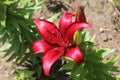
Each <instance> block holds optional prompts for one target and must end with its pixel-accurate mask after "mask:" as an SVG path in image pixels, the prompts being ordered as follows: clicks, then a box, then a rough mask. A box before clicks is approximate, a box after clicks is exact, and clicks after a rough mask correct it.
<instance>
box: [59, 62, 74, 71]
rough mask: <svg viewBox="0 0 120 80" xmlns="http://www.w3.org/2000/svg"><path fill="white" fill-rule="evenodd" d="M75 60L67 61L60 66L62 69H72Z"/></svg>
mask: <svg viewBox="0 0 120 80" xmlns="http://www.w3.org/2000/svg"><path fill="white" fill-rule="evenodd" d="M74 64H75V62H73V61H69V62H68V63H66V64H65V65H64V66H62V67H61V68H60V70H71V69H72V68H73V66H74Z"/></svg>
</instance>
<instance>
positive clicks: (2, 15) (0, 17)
mask: <svg viewBox="0 0 120 80" xmlns="http://www.w3.org/2000/svg"><path fill="white" fill-rule="evenodd" d="M6 9H7V5H6V4H4V3H2V2H0V24H1V25H2V26H3V27H6Z"/></svg>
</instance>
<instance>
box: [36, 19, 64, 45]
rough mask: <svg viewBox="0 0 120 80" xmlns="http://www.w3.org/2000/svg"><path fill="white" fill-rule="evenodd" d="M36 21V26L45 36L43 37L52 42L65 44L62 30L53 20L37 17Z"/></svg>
mask: <svg viewBox="0 0 120 80" xmlns="http://www.w3.org/2000/svg"><path fill="white" fill-rule="evenodd" d="M34 23H35V24H36V28H37V30H38V32H39V34H40V35H41V36H42V37H43V39H44V40H45V41H47V42H49V43H52V44H59V45H62V44H63V40H62V37H61V34H60V32H59V31H58V28H57V27H56V25H54V24H53V23H51V22H48V21H45V20H39V19H35V20H34Z"/></svg>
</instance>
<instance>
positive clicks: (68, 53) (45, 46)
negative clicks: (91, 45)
mask: <svg viewBox="0 0 120 80" xmlns="http://www.w3.org/2000/svg"><path fill="white" fill-rule="evenodd" d="M72 16H73V15H72V14H71V13H65V14H63V16H62V17H61V19H60V24H59V28H58V27H56V25H55V24H53V23H51V22H48V21H45V20H40V19H35V20H34V23H35V24H36V28H37V30H38V32H39V34H40V35H41V36H42V38H43V40H38V41H36V42H34V43H33V44H32V49H33V51H34V53H35V54H38V53H41V52H42V53H43V57H42V63H43V69H44V73H45V74H46V75H49V73H50V68H51V66H52V65H53V64H54V63H55V61H56V60H58V59H59V58H60V57H61V56H62V55H64V56H65V57H68V58H71V59H73V60H74V61H75V62H76V63H77V64H78V65H80V64H81V63H82V62H83V61H84V57H83V55H82V53H81V51H80V49H79V48H78V46H77V45H74V46H73V45H71V44H70V42H71V41H72V38H73V35H74V33H75V31H76V30H82V29H83V28H89V27H91V25H90V24H89V23H86V22H77V21H76V22H72Z"/></svg>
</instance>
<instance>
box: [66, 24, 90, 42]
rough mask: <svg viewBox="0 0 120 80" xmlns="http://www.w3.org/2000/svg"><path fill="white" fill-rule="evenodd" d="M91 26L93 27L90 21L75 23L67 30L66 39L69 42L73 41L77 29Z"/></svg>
mask: <svg viewBox="0 0 120 80" xmlns="http://www.w3.org/2000/svg"><path fill="white" fill-rule="evenodd" d="M90 27H91V24H89V23H73V24H72V25H71V26H70V28H69V29H68V30H67V32H66V40H65V41H68V43H69V42H71V41H72V39H73V35H74V33H75V31H77V30H82V29H83V28H90Z"/></svg>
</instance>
